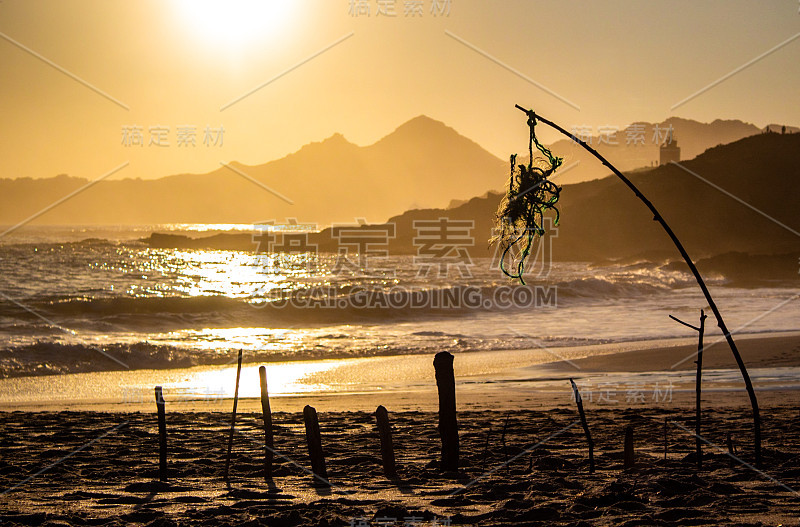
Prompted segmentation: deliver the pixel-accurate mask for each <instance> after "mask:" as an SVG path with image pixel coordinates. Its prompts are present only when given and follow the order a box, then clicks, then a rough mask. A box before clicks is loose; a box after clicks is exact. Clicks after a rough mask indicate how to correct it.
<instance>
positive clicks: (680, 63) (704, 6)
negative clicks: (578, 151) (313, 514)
mask: <svg viewBox="0 0 800 527" xmlns="http://www.w3.org/2000/svg"><path fill="white" fill-rule="evenodd" d="M351 3H353V4H356V6H353V7H354V8H356V10H357V11H358V9H357V8H358V7H359V6H358V4H361V3H362V2H360V1H358V0H354V1H353V2H351V1H350V0H306V1H303V0H291V1H289V0H283V1H278V2H275V1H273V2H270V1H266V0H265V1H262V2H250V1H237V0H227V1H223V2H220V3H218V4H217V3H214V2H204V1H194V2H193V1H191V0H186V1H177V0H175V1H136V2H131V1H117V0H77V1H47V0H45V1H27V0H2V1H0V33H1V35H0V37H2V38H0V64H1V65H2V75H0V93H2V97H0V107H1V109H0V115H2V122H1V123H0V177H12V178H13V177H50V176H54V175H56V174H60V173H67V174H70V175H73V176H79V177H85V178H88V179H95V178H98V177H101V176H102V175H103V174H105V173H107V172H108V171H110V170H111V169H113V168H115V167H117V166H119V165H121V164H123V163H125V162H129V164H128V165H127V166H126V167H125V168H124V169H122V170H120V171H119V172H118V173H117V174H115V175H114V176H113V178H115V179H117V178H123V177H141V178H152V177H161V176H165V175H169V174H175V173H186V172H207V171H211V170H214V169H216V168H218V167H219V163H220V162H221V161H225V162H228V161H231V160H237V161H240V162H243V163H245V164H259V163H263V162H266V161H269V160H272V159H276V158H280V157H282V156H284V155H286V154H288V153H290V152H293V151H296V150H297V149H299V148H300V147H301V146H302V145H303V144H306V143H308V142H311V141H319V140H322V139H324V138H326V137H328V136H330V135H332V134H333V133H336V132H340V133H342V134H344V136H345V137H346V138H347V139H348V140H350V141H352V142H354V143H357V144H361V145H364V144H370V143H372V142H374V141H376V140H377V139H379V138H380V137H382V136H384V135H386V134H388V133H390V132H391V131H392V130H393V129H394V128H396V127H397V126H399V125H400V124H402V123H403V122H405V121H407V120H409V119H411V118H413V117H415V116H417V115H420V114H426V115H428V116H430V117H432V118H434V119H438V120H441V121H443V122H445V123H447V124H448V125H450V126H452V127H453V128H455V129H456V130H458V131H459V132H460V133H462V134H464V135H466V136H467V137H469V138H471V139H473V140H475V141H476V142H478V143H479V144H481V145H482V146H484V147H485V148H486V149H488V150H489V151H490V152H492V153H494V154H495V155H497V156H499V157H502V158H506V157H507V155H508V154H510V153H513V152H521V151H524V150H525V145H526V143H527V141H526V134H527V129H526V126H525V122H524V119H523V118H522V116H521V114H519V112H518V111H517V110H515V109H514V104H515V103H520V104H523V105H528V106H532V107H534V108H535V109H536V110H537V111H538V112H540V113H541V114H542V115H544V116H546V117H548V118H550V119H552V120H555V121H556V122H559V123H561V124H562V125H563V126H564V127H566V128H570V127H573V126H584V127H585V126H589V127H592V128H593V129H597V128H598V127H601V126H618V127H620V128H622V127H624V126H626V125H627V124H629V123H631V122H633V121H637V120H645V121H661V120H663V119H665V118H667V117H669V116H672V115H675V116H680V117H686V118H691V119H696V120H701V121H712V120H714V119H716V118H724V119H742V120H745V121H749V122H752V123H754V124H756V125H758V126H764V125H765V124H767V123H788V124H793V125H797V124H800V104H798V103H800V100H799V97H798V86H800V38H797V39H796V40H791V41H789V42H787V41H788V40H789V39H792V37H796V36H798V35H800V13H798V8H800V4H798V3H797V1H795V0H788V1H771V2H756V1H748V2H742V1H735V0H724V1H716V2H715V1H704V2H696V1H652V2H650V1H635V2H628V1H597V2H573V1H565V0H557V1H552V2H538V1H531V0H529V1H510V0H504V1H502V2H501V1H492V2H490V1H475V0H472V1H470V0H451V1H450V2H449V13H442V12H432V8H433V9H434V10H435V9H436V7H437V6H436V5H434V4H442V5H439V6H438V7H440V8H442V9H446V6H445V5H444V4H448V2H446V1H444V0H423V1H422V2H413V1H411V0H396V1H394V2H392V1H389V2H382V1H379V0H369V1H367V2H363V3H364V4H366V5H367V6H368V7H369V14H366V12H364V11H362V12H361V13H360V14H358V16H354V14H357V13H351ZM381 4H385V5H384V6H383V7H385V8H391V7H393V8H394V11H395V15H396V16H386V15H385V14H379V13H378V11H379V9H381V7H382V6H381ZM407 4H408V5H407ZM415 4H418V5H419V6H420V7H421V9H422V11H421V13H415V12H414V8H415ZM407 9H409V10H410V11H409V12H406V10H407ZM412 14H416V16H411V15H412ZM778 46H780V47H778ZM776 47H778V48H777V49H774V48H776ZM770 51H771V52H770ZM762 55H764V56H762ZM754 59H757V60H755V61H754ZM751 61H754V62H752V63H751ZM748 63H751V64H749V65H748ZM745 65H748V66H747V67H745V68H744V69H741V71H738V72H736V73H734V74H733V75H731V76H730V77H728V78H724V77H725V76H726V75H728V74H730V73H732V72H734V71H736V70H737V69H739V68H742V67H743V66H745ZM281 74H283V75H281ZM714 83H717V84H716V85H714V86H712V87H711V88H709V89H708V90H707V91H705V92H703V93H701V94H699V95H697V96H696V97H695V98H693V99H691V100H689V101H687V102H685V103H683V104H681V105H679V106H677V107H675V108H674V109H672V108H673V107H674V106H675V105H676V104H677V103H679V102H681V101H683V100H684V99H686V98H687V97H689V96H691V95H693V94H695V93H696V92H698V91H700V90H702V89H703V88H705V87H707V86H709V85H711V84H714ZM259 87H260V89H258V88H259ZM254 90H255V91H254ZM251 92H252V93H251ZM248 93H250V95H248V96H246V97H244V98H242V96H244V95H246V94H248ZM233 101H237V102H235V103H234V104H230V103H231V102H233ZM134 126H138V127H141V128H142V139H143V141H144V143H145V144H144V145H143V146H136V145H130V146H129V145H126V144H124V142H123V130H130V129H131V128H130V127H134ZM186 126H188V127H194V128H195V130H194V134H192V131H191V129H188V130H183V131H179V128H182V127H186ZM151 127H156V128H158V127H164V128H168V130H167V131H166V132H165V133H164V141H166V142H167V143H168V144H169V146H157V145H154V144H153V145H150V144H148V143H149V142H150V141H151V139H152V138H153V137H155V138H156V139H157V138H158V133H154V134H153V133H151V131H150V130H149V129H150V128H151ZM206 127H210V128H211V129H212V130H211V134H210V136H209V139H210V140H214V139H216V140H217V144H208V145H206V144H203V142H204V139H205V138H206V137H205V135H206V134H205V132H204V131H205V129H206ZM219 127H222V128H223V129H224V132H223V136H222V144H221V145H220V144H219V138H218V137H217V134H218V132H217V130H218V129H219ZM179 135H182V136H183V137H184V138H187V139H189V138H190V137H191V136H194V138H195V141H196V146H187V145H182V146H178V139H179ZM131 137H134V136H131V135H128V139H130V138H131ZM544 138H545V139H546V140H555V138H556V136H555V135H553V134H552V133H551V132H544Z"/></svg>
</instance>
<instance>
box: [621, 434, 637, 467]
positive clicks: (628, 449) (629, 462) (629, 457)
mask: <svg viewBox="0 0 800 527" xmlns="http://www.w3.org/2000/svg"><path fill="white" fill-rule="evenodd" d="M623 459H624V461H623V469H626V470H627V469H629V468H633V466H634V464H635V459H634V455H633V427H632V426H630V425H628V426H626V427H625V454H624V458H623Z"/></svg>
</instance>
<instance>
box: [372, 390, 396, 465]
mask: <svg viewBox="0 0 800 527" xmlns="http://www.w3.org/2000/svg"><path fill="white" fill-rule="evenodd" d="M375 420H376V421H377V423H378V434H379V435H380V438H381V461H382V462H383V474H384V475H385V476H386V477H387V478H394V477H397V466H396V465H395V461H394V445H393V444H392V425H391V424H390V423H389V412H387V411H386V408H385V407H384V406H383V405H381V406H379V407H378V409H377V410H375Z"/></svg>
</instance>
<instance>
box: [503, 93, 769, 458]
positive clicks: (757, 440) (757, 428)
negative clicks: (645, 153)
mask: <svg viewBox="0 0 800 527" xmlns="http://www.w3.org/2000/svg"><path fill="white" fill-rule="evenodd" d="M515 106H516V107H517V108H518V109H520V110H522V111H523V112H525V114H526V115H527V116H528V119H530V120H531V121H532V122H533V124H534V125H535V124H536V122H537V121H541V122H543V123H544V124H546V125H548V126H550V127H552V128H554V129H555V130H558V131H559V132H561V133H562V134H564V135H565V136H567V137H569V138H570V139H572V140H573V141H575V142H576V143H578V144H579V145H581V146H582V147H583V148H584V149H586V150H587V151H588V152H589V153H591V154H592V155H593V156H594V157H596V158H597V159H599V160H600V162H602V163H603V164H604V165H605V166H606V167H608V168H609V169H610V170H611V171H612V172H614V174H615V175H616V176H617V177H618V178H619V179H621V180H622V182H623V183H625V185H627V187H628V188H629V189H631V190H632V191H633V193H634V194H636V197H637V198H639V199H640V200H641V201H642V203H644V204H645V206H646V207H647V208H648V209H650V212H652V213H653V219H654V220H655V221H657V222H658V223H659V224H660V225H661V227H662V228H663V229H664V231H665V232H666V233H667V235H668V236H669V238H670V239H671V240H672V243H673V244H674V245H675V247H676V248H677V249H678V252H679V253H680V254H681V256H682V257H683V260H684V261H685V262H686V265H687V266H688V267H689V270H690V271H691V272H692V275H694V278H695V280H696V281H697V285H699V286H700V289H701V290H702V291H703V296H705V298H706V301H707V302H708V307H710V308H711V312H712V313H714V317H715V318H716V319H717V325H718V326H719V329H720V331H722V334H723V335H724V336H725V340H727V341H728V346H729V347H730V348H731V353H733V357H734V359H736V364H737V365H738V366H739V371H741V373H742V379H743V380H744V386H745V388H746V389H747V395H748V396H749V397H750V405H751V406H752V407H753V429H754V430H753V432H754V441H753V443H754V449H755V458H756V459H755V461H756V466H757V467H759V466H761V416H760V414H759V410H758V399H756V392H755V390H754V389H753V383H752V382H751V381H750V375H749V374H748V373H747V367H746V366H745V365H744V361H743V360H742V356H741V354H740V353H739V350H738V348H737V347H736V343H735V342H734V341H733V335H731V333H730V331H728V327H727V326H726V325H725V321H724V320H723V319H722V313H720V311H719V308H717V304H716V303H715V302H714V299H713V298H712V297H711V292H710V291H709V290H708V287H707V286H706V283H705V281H704V280H703V277H702V276H700V271H698V270H697V267H696V266H695V265H694V262H693V261H692V259H691V258H690V257H689V253H687V252H686V249H684V247H683V244H682V243H681V242H680V240H679V239H678V237H677V236H676V235H675V233H674V232H673V231H672V229H671V228H670V226H669V225H668V224H667V221H666V220H665V219H664V218H663V217H662V216H661V214H660V213H659V212H658V210H656V208H655V206H654V205H653V204H652V203H650V200H648V199H647V198H646V197H644V194H642V193H641V191H640V190H639V189H638V188H637V187H636V185H634V184H633V183H632V182H631V180H629V179H628V178H627V177H625V176H624V175H623V174H622V172H620V171H619V170H617V168H616V167H615V166H614V165H612V164H611V163H609V162H608V160H606V158H605V157H603V156H602V155H600V153H599V152H598V151H597V150H595V149H594V148H592V147H591V146H589V145H588V144H586V142H585V141H582V140H581V139H579V138H577V137H575V136H574V135H573V134H571V133H569V132H567V131H566V130H564V129H563V128H561V127H560V126H558V125H557V124H555V123H554V122H553V121H548V120H547V119H545V118H543V117H542V116H540V115H537V114H536V113H535V112H534V111H533V110H528V109H526V108H523V107H522V106H520V105H519V104H517V105H515Z"/></svg>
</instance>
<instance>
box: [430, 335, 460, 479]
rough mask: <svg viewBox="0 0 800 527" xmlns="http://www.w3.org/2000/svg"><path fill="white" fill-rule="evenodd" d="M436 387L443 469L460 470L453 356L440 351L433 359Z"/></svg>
mask: <svg viewBox="0 0 800 527" xmlns="http://www.w3.org/2000/svg"><path fill="white" fill-rule="evenodd" d="M433 367H434V369H435V370H436V387H437V388H438V390H439V435H440V436H441V438H442V463H441V469H442V470H445V471H457V470H458V420H457V418H456V378H455V373H454V372H453V355H452V354H450V353H448V352H446V351H440V352H439V353H437V354H436V356H435V357H434V359H433Z"/></svg>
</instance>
